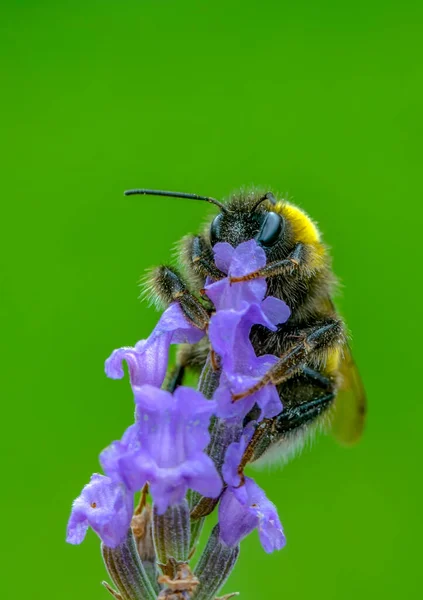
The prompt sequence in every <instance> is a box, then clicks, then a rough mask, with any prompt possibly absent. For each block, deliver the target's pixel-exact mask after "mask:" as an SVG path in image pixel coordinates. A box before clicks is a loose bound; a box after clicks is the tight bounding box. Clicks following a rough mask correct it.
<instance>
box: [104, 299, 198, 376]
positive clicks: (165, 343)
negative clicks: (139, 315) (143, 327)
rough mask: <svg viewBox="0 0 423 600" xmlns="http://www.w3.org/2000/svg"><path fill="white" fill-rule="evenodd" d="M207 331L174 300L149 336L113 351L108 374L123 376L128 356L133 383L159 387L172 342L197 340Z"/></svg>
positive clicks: (108, 361) (106, 365)
mask: <svg viewBox="0 0 423 600" xmlns="http://www.w3.org/2000/svg"><path fill="white" fill-rule="evenodd" d="M204 335H205V332H204V331H203V330H201V329H198V328H197V327H194V325H192V324H191V323H190V322H189V321H188V320H187V319H186V318H185V317H184V315H183V312H182V310H181V308H180V306H179V304H177V303H172V304H171V305H170V306H169V308H167V309H166V310H165V312H164V313H163V314H162V316H161V318H160V320H159V322H158V323H157V325H156V327H155V328H154V330H153V331H152V333H151V335H150V337H149V338H148V339H146V340H141V341H139V342H138V343H137V344H136V345H135V347H134V348H133V347H131V346H125V347H123V348H119V349H118V350H114V351H113V353H112V354H111V356H110V357H109V358H108V359H107V360H106V364H105V370H106V375H107V376H108V377H111V378H112V379H121V378H122V377H123V375H124V371H123V368H122V361H123V360H126V362H127V364H128V370H129V376H130V381H131V385H132V387H136V386H141V385H144V384H150V385H154V386H156V387H160V386H161V385H162V383H163V380H164V378H165V375H166V370H167V367H168V361H169V347H170V345H171V344H180V343H188V344H194V343H196V342H198V341H200V340H201V338H202V337H204Z"/></svg>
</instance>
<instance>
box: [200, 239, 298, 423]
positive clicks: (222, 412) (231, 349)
mask: <svg viewBox="0 0 423 600" xmlns="http://www.w3.org/2000/svg"><path fill="white" fill-rule="evenodd" d="M214 252H215V259H216V265H217V266H218V268H219V269H221V270H222V271H224V272H227V273H228V277H226V278H224V279H221V280H220V281H217V282H214V283H211V282H208V284H207V285H206V291H207V295H208V296H209V298H210V299H211V300H212V302H213V303H214V305H215V307H216V313H215V314H214V315H213V316H212V317H211V320H210V326H209V338H210V342H211V344H212V347H213V350H214V351H215V352H216V353H217V354H218V355H219V356H220V359H221V365H222V371H223V373H222V376H221V380H220V386H219V388H218V390H217V391H216V394H215V400H216V402H217V404H218V411H217V414H218V416H219V417H222V418H226V419H235V418H236V419H238V420H240V419H242V418H243V417H245V415H247V414H248V412H249V411H250V410H251V409H252V407H253V406H254V405H255V404H257V405H258V406H259V408H260V409H261V416H260V418H271V417H274V416H275V415H277V414H279V413H280V412H281V410H282V404H281V401H280V398H279V394H278V392H277V390H276V388H275V386H273V385H267V386H265V387H264V388H263V389H261V390H260V391H259V392H257V393H255V394H253V395H250V396H248V397H247V398H245V399H243V400H241V401H238V402H233V401H232V395H233V394H239V393H242V392H244V391H246V390H248V389H249V388H251V387H253V386H254V385H255V384H256V383H257V382H258V381H260V379H261V378H262V377H263V375H265V374H266V373H267V371H268V370H269V369H270V367H271V366H272V365H274V364H275V363H276V362H277V360H278V359H277V357H276V356H272V355H264V356H260V357H257V356H256V353H255V351H254V348H253V346H252V344H251V341H250V331H251V328H252V326H253V325H263V326H265V327H267V328H268V329H270V330H272V331H275V330H276V329H277V325H278V324H280V323H284V322H285V321H286V320H287V319H288V318H289V315H290V310H289V308H288V306H287V305H286V304H285V302H283V301H282V300H279V299H278V298H274V297H272V296H269V297H267V298H265V294H266V289H267V285H266V281H265V280H264V279H260V278H259V279H252V280H250V281H248V280H246V281H242V282H238V283H234V284H231V282H230V277H231V276H232V277H241V276H244V275H247V274H248V273H251V272H253V271H255V270H257V269H260V268H261V267H263V266H264V265H265V264H266V255H265V253H264V250H263V249H262V248H261V247H260V246H258V245H257V244H256V242H255V241H254V240H250V241H249V242H244V243H242V244H240V245H239V246H237V247H236V248H232V246H230V244H227V243H219V244H216V245H215V247H214Z"/></svg>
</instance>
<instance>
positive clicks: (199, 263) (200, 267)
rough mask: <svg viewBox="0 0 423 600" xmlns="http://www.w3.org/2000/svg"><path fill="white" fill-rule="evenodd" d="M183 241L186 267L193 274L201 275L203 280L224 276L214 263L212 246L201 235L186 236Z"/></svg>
mask: <svg viewBox="0 0 423 600" xmlns="http://www.w3.org/2000/svg"><path fill="white" fill-rule="evenodd" d="M183 243H184V252H185V258H186V261H187V263H188V267H189V268H190V269H191V271H192V272H193V273H194V275H196V276H199V277H201V278H202V279H203V281H204V280H205V278H206V277H211V278H212V279H215V280H218V279H223V277H226V275H225V273H223V272H222V271H220V270H219V269H218V268H217V267H216V265H215V264H214V256H213V250H212V247H211V246H210V244H209V243H208V242H207V240H206V239H205V238H204V237H203V236H200V235H197V236H188V237H186V238H185V239H184V242H183Z"/></svg>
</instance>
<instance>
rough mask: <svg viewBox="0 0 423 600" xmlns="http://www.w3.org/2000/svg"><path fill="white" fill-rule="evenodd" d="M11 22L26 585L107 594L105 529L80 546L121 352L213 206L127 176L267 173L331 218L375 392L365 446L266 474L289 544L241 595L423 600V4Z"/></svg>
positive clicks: (6, 58) (9, 156)
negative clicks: (157, 276) (146, 293)
mask: <svg viewBox="0 0 423 600" xmlns="http://www.w3.org/2000/svg"><path fill="white" fill-rule="evenodd" d="M0 17H1V18H0V28H1V37H0V52H1V62H2V78H1V80H2V92H1V99H0V103H1V113H0V114H1V120H2V122H3V124H2V135H1V140H2V156H1V165H2V167H3V169H2V177H1V188H2V189H1V192H2V209H1V217H2V218H1V227H2V232H1V236H0V237H1V244H2V249H1V255H0V256H1V263H2V265H1V299H2V308H1V314H2V321H3V324H2V342H3V350H4V357H3V360H2V366H3V375H2V381H3V385H2V396H3V402H2V435H1V444H2V446H3V449H2V456H3V459H2V463H3V483H2V494H1V503H2V507H1V514H2V519H1V520H2V544H1V545H2V554H4V556H3V558H2V571H3V578H2V598H4V599H7V600H8V599H9V598H18V599H19V600H20V599H24V598H25V599H26V598H30V599H34V600H41V599H43V600H46V599H48V600H55V599H58V598H60V600H68V599H69V600H71V599H72V600H76V599H84V600H85V599H87V600H88V599H89V600H97V599H98V600H102V599H103V600H106V598H107V592H106V591H105V590H103V589H102V588H101V586H100V583H99V582H100V581H101V580H102V579H104V578H105V572H104V568H103V565H102V562H101V558H100V555H99V551H98V540H97V538H96V536H95V535H94V534H92V533H90V535H88V538H87V540H86V542H85V543H84V544H83V545H82V546H80V547H72V546H69V545H66V544H65V541H64V536H65V526H66V522H67V519H68V515H69V511H70V506H71V501H72V500H73V498H74V497H75V496H76V495H78V494H79V492H80V489H81V487H82V486H83V485H84V484H85V483H86V481H87V480H88V478H89V476H90V475H91V473H92V472H93V471H96V470H98V469H99V466H98V463H97V455H98V452H99V451H100V450H101V449H102V448H103V447H104V446H106V445H107V444H108V443H109V442H110V441H111V440H113V439H116V438H118V437H120V435H121V434H122V432H123V430H124V428H125V427H126V426H127V425H128V424H129V422H130V420H131V418H132V409H133V407H132V400H131V394H130V390H129V386H128V382H127V381H124V382H114V381H111V380H107V379H106V377H105V375H104V373H103V361H104V359H105V358H106V357H107V356H108V355H109V353H110V352H111V350H112V349H113V348H116V347H119V346H121V345H130V344H133V343H134V342H136V341H137V340H138V339H140V338H143V337H145V336H147V335H148V333H149V332H150V330H151V328H152V327H153V325H154V323H155V320H156V319H157V314H156V313H155V312H154V310H153V309H152V308H149V307H148V306H147V305H146V304H141V303H140V301H139V300H138V293H139V290H138V280H139V277H140V275H141V274H142V273H143V271H144V269H145V268H146V267H148V266H150V265H152V264H159V263H161V262H163V261H168V260H169V258H170V256H171V252H172V247H173V245H174V243H175V242H176V241H177V240H178V239H179V238H180V237H181V236H182V235H184V234H186V233H188V232H195V231H197V229H198V228H199V225H200V224H201V222H202V221H203V220H204V217H205V216H206V215H207V214H209V213H210V209H209V207H208V206H206V205H205V204H203V203H200V202H199V203H195V202H190V201H183V200H181V201H179V200H172V199H164V200H162V201H159V200H158V199H150V200H147V199H143V198H141V197H135V198H124V197H123V195H122V192H123V190H124V189H127V188H130V187H136V186H147V187H156V188H164V189H171V190H181V191H189V192H197V193H200V194H209V195H213V196H215V197H218V198H220V197H224V196H225V195H228V194H229V193H230V192H231V191H233V190H234V189H236V188H237V187H238V186H241V185H246V184H260V185H263V186H267V185H269V186H272V187H273V189H275V190H279V192H280V193H281V194H285V195H287V196H288V197H290V198H291V199H292V200H293V201H294V202H296V203H298V204H299V205H300V206H302V207H304V208H305V209H306V210H307V211H308V212H309V213H310V214H311V215H312V216H313V217H314V218H315V219H316V220H317V221H318V222H319V223H320V226H321V229H322V230H323V232H324V235H325V239H326V241H327V242H328V243H329V245H330V246H331V247H332V252H333V256H334V266H335V270H336V272H337V274H338V276H339V277H340V279H341V281H342V283H343V295H342V297H341V298H340V299H339V305H340V307H341V310H342V312H343V314H344V315H345V317H346V319H347V321H348V324H349V326H350V328H351V330H352V332H353V336H354V337H353V340H354V341H353V346H354V352H355V355H356V358H357V361H358V363H359V365H360V368H361V371H362V374H363V378H364V380H365V383H366V387H367V390H368V396H369V404H370V408H369V418H368V426H367V430H366V434H365V437H364V439H363V441H362V442H361V443H360V444H359V445H358V446H357V447H356V448H354V449H349V450H346V449H343V448H340V447H339V446H337V445H336V443H335V442H334V441H333V440H332V439H331V437H322V438H320V439H319V440H318V441H317V442H316V443H315V444H314V447H313V450H312V452H310V451H305V452H304V453H303V455H302V456H301V458H299V459H296V460H295V461H293V462H292V463H290V464H289V465H288V466H287V467H286V468H284V469H283V470H281V469H273V470H269V471H266V470H264V471H261V472H258V473H257V475H256V477H257V480H258V481H259V483H260V484H261V485H263V486H264V487H265V489H266V490H267V491H268V494H269V496H270V497H271V498H272V499H273V501H274V502H275V503H276V504H277V505H278V507H279V512H280V516H281V519H282V521H283V523H284V526H285V530H286V534H287V537H288V545H287V547H286V549H284V550H283V551H281V552H279V553H275V554H273V555H272V556H267V555H265V553H264V552H263V550H262V549H261V546H260V544H259V542H258V538H257V536H256V535H255V534H254V535H252V536H251V537H250V538H249V539H248V540H247V541H245V542H244V543H243V551H242V556H241V559H240V562H239V564H238V566H237V569H236V572H235V573H234V575H233V577H232V579H231V580H230V582H229V584H228V585H227V586H226V588H225V590H226V591H233V590H238V591H240V592H241V594H242V596H241V597H242V598H244V599H245V600H250V599H253V598H254V599H256V598H279V597H283V598H296V599H297V600H300V599H308V598H325V599H328V600H329V599H337V600H339V599H350V598H351V599H354V600H356V599H357V598H360V599H364V598H369V599H370V598H371V599H375V598H397V597H401V598H414V597H417V596H418V595H419V594H418V589H419V588H420V587H421V586H420V576H419V574H420V571H421V536H422V529H421V523H420V521H421V516H420V507H421V492H422V485H421V422H422V418H423V403H422V398H421V393H420V382H419V380H420V377H421V368H420V362H421V361H420V354H421V337H420V335H419V334H420V332H419V329H420V322H421V316H420V312H419V308H420V304H421V300H420V293H421V287H422V282H421V268H419V265H420V264H421V263H417V259H418V258H419V256H418V255H419V251H420V246H421V219H422V194H421V188H422V177H421V160H422V129H423V127H422V126H423V119H422V54H423V53H422V45H421V39H422V34H423V25H422V23H423V22H422V17H423V8H422V5H421V3H417V2H415V1H403V2H401V3H400V2H389V1H388V2H386V1H376V0H370V1H369V0H366V1H363V0H357V1H356V2H354V3H348V4H345V3H342V4H341V3H339V2H336V1H329V0H322V1H321V2H314V1H312V0H309V1H305V0H300V1H298V2H296V3H292V2H291V3H286V2H281V1H278V0H274V1H270V0H261V1H260V2H258V1H248V0H243V1H231V0H213V1H193V0H192V1H188V0H181V1H179V2H176V1H170V0H168V1H166V0H160V1H158V0H155V1H153V0H125V1H121V2H117V1H110V0H101V1H100V0H98V1H93V0H85V1H84V2H82V1H81V0H74V1H73V2H67V1H64V2H52V1H42V0H40V1H30V0H27V1H24V0H21V1H10V0H9V1H8V0H5V1H4V2H3V3H2V7H1V9H0ZM417 390H419V391H417Z"/></svg>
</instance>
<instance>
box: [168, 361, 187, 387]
mask: <svg viewBox="0 0 423 600" xmlns="http://www.w3.org/2000/svg"><path fill="white" fill-rule="evenodd" d="M184 375H185V367H184V366H183V365H181V364H177V365H176V367H174V368H173V369H172V370H171V371H170V373H169V374H168V375H167V377H166V382H165V385H164V386H163V387H164V389H165V390H167V391H168V392H171V393H172V394H173V392H174V391H175V390H176V388H177V387H179V386H180V385H182V383H183V381H184Z"/></svg>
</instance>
